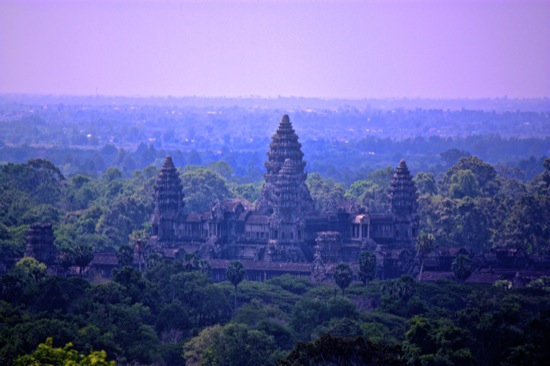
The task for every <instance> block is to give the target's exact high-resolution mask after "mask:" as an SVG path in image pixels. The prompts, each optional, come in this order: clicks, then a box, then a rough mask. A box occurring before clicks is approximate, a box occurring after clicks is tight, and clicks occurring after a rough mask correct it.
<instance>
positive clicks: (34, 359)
mask: <svg viewBox="0 0 550 366" xmlns="http://www.w3.org/2000/svg"><path fill="white" fill-rule="evenodd" d="M15 365H16V366H28V365H56V366H57V365H59V366H61V365H66V366H92V365H93V366H115V362H114V361H107V353H106V352H105V351H92V352H90V353H89V354H87V355H86V354H81V353H78V351H76V350H74V349H73V345H72V343H67V344H66V345H65V347H63V348H54V347H53V340H52V338H48V339H46V342H44V343H41V344H39V345H38V347H37V348H36V350H35V351H34V352H33V353H32V354H29V355H25V356H20V357H18V358H17V360H15Z"/></svg>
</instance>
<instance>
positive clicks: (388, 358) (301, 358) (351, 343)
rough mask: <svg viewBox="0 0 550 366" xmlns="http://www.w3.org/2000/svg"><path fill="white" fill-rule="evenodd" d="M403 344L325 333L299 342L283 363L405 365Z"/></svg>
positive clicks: (281, 364) (318, 365) (280, 363)
mask: <svg viewBox="0 0 550 366" xmlns="http://www.w3.org/2000/svg"><path fill="white" fill-rule="evenodd" d="M402 356H403V352H402V350H401V347H400V346H399V345H388V344H378V343H374V342H371V341H370V340H366V339H365V338H363V337H337V336H334V335H331V334H323V335H322V336H321V337H319V338H318V339H316V340H315V341H313V342H310V343H302V342H298V343H297V344H296V346H295V347H294V349H293V350H292V352H290V354H289V355H288V356H287V357H286V358H285V359H284V360H282V361H281V362H279V363H278V365H280V366H292V365H316V366H332V365H394V366H399V365H405V362H404V361H403V357H402Z"/></svg>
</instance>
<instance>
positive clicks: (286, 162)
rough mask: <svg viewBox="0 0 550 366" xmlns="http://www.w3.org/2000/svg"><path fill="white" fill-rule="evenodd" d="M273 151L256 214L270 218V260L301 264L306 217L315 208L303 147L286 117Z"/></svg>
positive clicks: (268, 154)
mask: <svg viewBox="0 0 550 366" xmlns="http://www.w3.org/2000/svg"><path fill="white" fill-rule="evenodd" d="M269 147H270V150H269V152H268V153H267V157H268V160H267V161H266V163H265V167H266V169H267V172H266V174H265V175H264V178H265V183H264V186H263V188H262V191H261V193H260V198H259V199H258V201H257V203H256V211H257V212H258V213H260V214H263V215H268V216H269V243H270V247H269V250H268V260H273V261H290V262H300V261H303V260H304V257H303V254H302V251H301V250H300V249H299V245H300V244H302V243H303V241H304V229H305V217H306V216H307V215H308V214H312V213H313V208H314V206H313V200H312V199H311V195H310V193H309V189H308V188H307V185H306V178H307V174H306V173H305V171H304V168H305V166H306V163H305V162H304V161H303V160H302V158H303V156H304V154H303V153H302V145H301V144H300V143H299V142H298V135H296V133H295V132H294V129H293V128H292V124H291V123H290V119H289V118H288V115H286V114H285V115H284V116H283V118H282V120H281V123H280V124H279V127H278V128H277V132H276V133H275V134H274V135H273V137H272V141H271V144H270V145H269Z"/></svg>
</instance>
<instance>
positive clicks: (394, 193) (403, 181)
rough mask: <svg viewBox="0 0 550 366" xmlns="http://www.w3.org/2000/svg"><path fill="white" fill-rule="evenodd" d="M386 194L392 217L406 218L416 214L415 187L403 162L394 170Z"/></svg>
mask: <svg viewBox="0 0 550 366" xmlns="http://www.w3.org/2000/svg"><path fill="white" fill-rule="evenodd" d="M388 193H389V198H390V203H391V213H392V214H393V215H395V216H398V217H406V216H409V215H415V214H416V210H417V207H418V202H417V193H416V186H415V185H414V182H413V180H412V176H411V173H410V172H409V168H408V167H407V163H405V160H401V162H400V163H399V166H397V168H396V169H395V172H394V173H393V178H392V181H391V183H390V188H389V190H388Z"/></svg>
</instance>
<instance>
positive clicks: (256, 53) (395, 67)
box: [0, 0, 550, 98]
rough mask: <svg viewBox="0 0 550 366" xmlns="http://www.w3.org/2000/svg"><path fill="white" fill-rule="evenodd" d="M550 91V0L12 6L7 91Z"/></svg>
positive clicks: (4, 11) (6, 38)
mask: <svg viewBox="0 0 550 366" xmlns="http://www.w3.org/2000/svg"><path fill="white" fill-rule="evenodd" d="M96 91H97V93H98V94H102V95H128V96H153V95H164V96H168V95H172V96H191V95H196V96H231V97H234V96H262V97H276V96H278V95H281V96H304V97H322V98H369V97H380V98H383V97H392V98H401V97H408V98H415V97H421V98H460V97H467V98H479V97H503V96H508V97H550V1H548V0H546V1H532V0H517V1H511V0H508V1H506V0H500V1H496V0H495V1H488V0H486V1H480V0H462V1H443V0H439V1H405V0H393V1H369V0H364V1H329V0H325V1H319V0H317V1H315V0H309V1H305V0H302V1H300V0H298V1H290V0H285V1H281V0H279V1H275V0H271V1H270V0H263V1H262V0H256V1H253V0H249V1H231V0H226V1H176V0H172V1H168V0H156V1H153V0H142V1H136V0H111V1H106V0H72V1H69V0H65V1H61V0H52V1H46V0H41V1H39V0H34V1H31V0H18V1H16V0H0V93H37V94H78V95H94V94H96Z"/></svg>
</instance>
